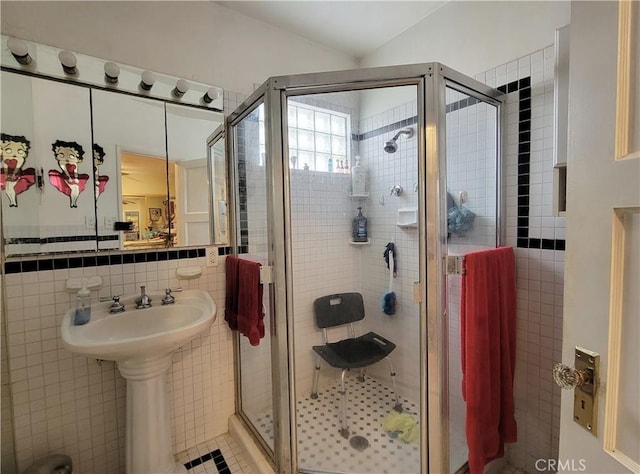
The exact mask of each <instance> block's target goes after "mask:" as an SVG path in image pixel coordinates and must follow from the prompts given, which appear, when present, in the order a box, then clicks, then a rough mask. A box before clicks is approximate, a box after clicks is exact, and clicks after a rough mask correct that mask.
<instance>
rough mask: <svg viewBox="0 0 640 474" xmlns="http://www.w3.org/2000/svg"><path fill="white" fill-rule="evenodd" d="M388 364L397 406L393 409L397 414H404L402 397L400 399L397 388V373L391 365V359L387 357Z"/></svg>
mask: <svg viewBox="0 0 640 474" xmlns="http://www.w3.org/2000/svg"><path fill="white" fill-rule="evenodd" d="M385 359H387V362H388V363H389V372H390V374H391V385H392V387H393V396H394V398H395V399H396V404H395V406H394V407H393V409H394V410H395V411H397V412H402V403H400V397H398V390H397V387H396V372H395V370H393V364H392V363H391V358H390V357H385Z"/></svg>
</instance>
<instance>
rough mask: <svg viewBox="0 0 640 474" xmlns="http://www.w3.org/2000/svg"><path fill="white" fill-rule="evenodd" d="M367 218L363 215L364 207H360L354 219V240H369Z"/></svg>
mask: <svg viewBox="0 0 640 474" xmlns="http://www.w3.org/2000/svg"><path fill="white" fill-rule="evenodd" d="M367 237H368V235H367V218H366V217H364V216H363V215H362V208H361V207H359V208H358V215H357V216H356V217H355V219H353V235H352V238H353V241H354V242H367Z"/></svg>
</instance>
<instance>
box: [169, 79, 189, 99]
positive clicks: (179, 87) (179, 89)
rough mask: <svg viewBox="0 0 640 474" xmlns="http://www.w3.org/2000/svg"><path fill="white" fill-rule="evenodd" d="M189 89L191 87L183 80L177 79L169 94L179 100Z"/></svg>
mask: <svg viewBox="0 0 640 474" xmlns="http://www.w3.org/2000/svg"><path fill="white" fill-rule="evenodd" d="M189 87H191V86H190V85H189V83H188V82H187V81H185V80H184V79H178V81H177V82H176V86H175V87H174V88H173V90H172V91H171V93H172V94H173V96H174V97H176V98H177V99H179V98H181V97H182V96H183V95H185V94H186V93H187V91H188V90H189Z"/></svg>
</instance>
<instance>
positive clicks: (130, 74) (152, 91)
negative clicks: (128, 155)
mask: <svg viewBox="0 0 640 474" xmlns="http://www.w3.org/2000/svg"><path fill="white" fill-rule="evenodd" d="M1 37H2V44H1V48H2V50H1V53H2V61H1V64H2V69H3V70H11V71H16V72H20V73H22V74H27V75H33V76H47V77H52V78H55V79H59V80H61V81H63V82H65V81H69V82H74V83H75V84H81V85H86V86H91V87H96V88H101V89H106V90H111V91H116V92H117V91H121V92H125V93H128V94H134V95H139V96H143V97H149V98H154V99H160V100H164V101H167V102H176V103H180V104H183V105H188V106H193V107H199V108H202V109H208V110H215V111H217V112H222V111H223V109H224V107H223V96H224V94H223V92H224V91H223V89H222V88H220V87H215V86H211V85H210V84H203V83H200V82H195V81H191V80H189V81H186V80H185V79H181V78H177V77H173V76H168V75H166V74H160V73H154V72H151V71H146V70H144V69H140V68H137V67H134V66H128V65H124V64H116V63H114V62H111V61H107V60H104V59H100V58H95V57H92V56H87V55H84V54H79V53H74V52H72V51H67V50H61V49H59V48H54V47H52V46H47V45H43V44H38V43H34V42H30V41H24V40H22V39H19V38H14V37H9V36H5V35H1Z"/></svg>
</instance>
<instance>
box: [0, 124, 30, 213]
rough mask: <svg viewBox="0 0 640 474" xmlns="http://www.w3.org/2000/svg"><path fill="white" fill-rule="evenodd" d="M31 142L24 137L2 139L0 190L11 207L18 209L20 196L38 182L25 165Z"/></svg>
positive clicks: (5, 137)
mask: <svg viewBox="0 0 640 474" xmlns="http://www.w3.org/2000/svg"><path fill="white" fill-rule="evenodd" d="M30 146H31V142H29V140H27V139H26V138H25V137H23V136H14V135H7V134H6V133H3V134H2V135H1V137H0V159H1V160H2V168H1V169H0V189H2V190H3V191H4V192H5V194H6V195H7V197H8V198H9V207H18V201H17V197H18V194H21V193H23V192H25V191H26V190H27V189H29V188H30V187H31V186H33V184H34V183H35V182H36V172H35V170H34V169H33V168H25V169H23V168H22V166H23V165H24V162H25V160H26V159H27V156H28V155H29V148H30Z"/></svg>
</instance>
